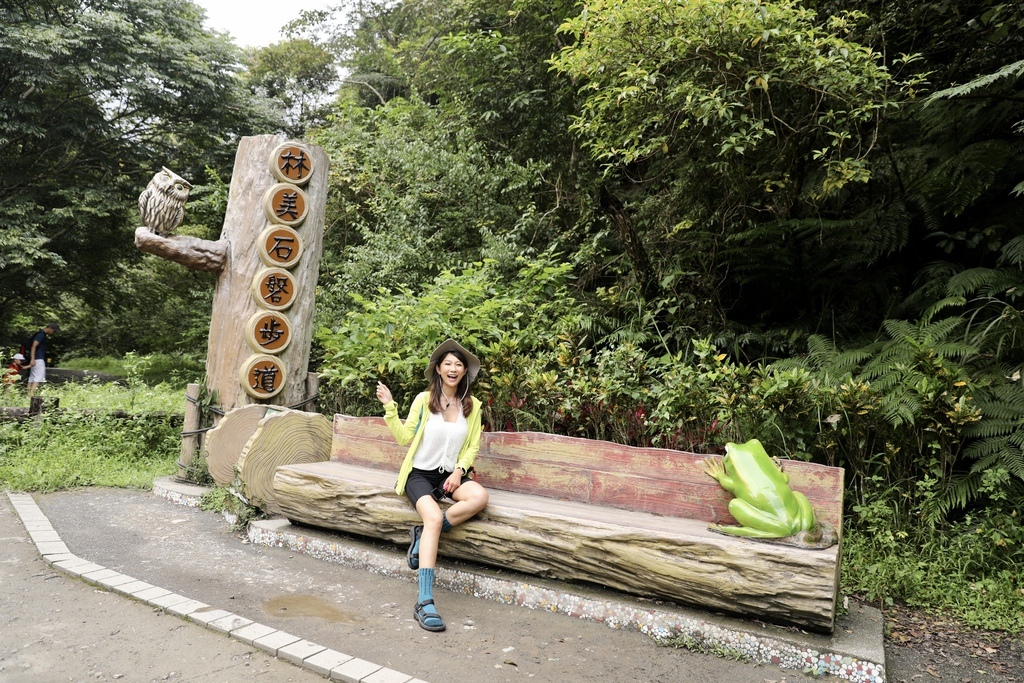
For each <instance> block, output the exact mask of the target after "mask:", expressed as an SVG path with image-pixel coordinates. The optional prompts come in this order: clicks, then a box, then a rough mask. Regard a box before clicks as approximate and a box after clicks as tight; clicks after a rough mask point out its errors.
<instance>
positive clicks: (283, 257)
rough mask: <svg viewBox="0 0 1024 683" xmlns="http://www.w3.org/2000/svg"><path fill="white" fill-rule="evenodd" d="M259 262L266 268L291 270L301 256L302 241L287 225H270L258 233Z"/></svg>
mask: <svg viewBox="0 0 1024 683" xmlns="http://www.w3.org/2000/svg"><path fill="white" fill-rule="evenodd" d="M257 244H259V252H260V260H261V261H263V263H264V264H266V265H268V266H272V267H273V266H278V267H280V268H291V267H292V266H294V265H295V264H296V263H298V261H299V257H301V256H302V240H301V239H300V238H299V233H297V232H295V231H294V230H292V229H291V228H289V227H288V226H287V225H271V226H270V227H269V228H267V229H266V230H264V231H263V232H261V233H260V238H259V240H258V241H257Z"/></svg>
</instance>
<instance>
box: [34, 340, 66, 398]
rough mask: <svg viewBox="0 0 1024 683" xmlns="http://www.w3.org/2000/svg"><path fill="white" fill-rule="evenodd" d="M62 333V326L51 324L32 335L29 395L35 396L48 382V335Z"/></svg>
mask: <svg viewBox="0 0 1024 683" xmlns="http://www.w3.org/2000/svg"><path fill="white" fill-rule="evenodd" d="M57 332H60V325H59V324H57V323H50V324H49V325H47V326H46V327H44V328H43V329H41V330H39V331H38V332H36V333H35V334H34V335H32V346H31V348H30V349H29V357H28V368H29V369H28V395H29V397H30V398H31V397H32V396H35V394H36V390H38V389H39V385H40V384H41V383H43V382H45V381H46V342H47V338H48V335H51V334H56V333H57Z"/></svg>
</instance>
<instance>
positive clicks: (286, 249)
mask: <svg viewBox="0 0 1024 683" xmlns="http://www.w3.org/2000/svg"><path fill="white" fill-rule="evenodd" d="M294 241H295V238H294V237H283V236H281V235H274V246H272V247H271V248H270V251H272V252H273V253H274V256H276V257H277V258H278V259H280V260H281V261H287V260H288V259H290V258H291V257H292V251H294V248H293V247H292V246H291V245H290V244H285V242H294Z"/></svg>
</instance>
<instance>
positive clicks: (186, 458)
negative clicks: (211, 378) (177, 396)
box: [178, 384, 202, 479]
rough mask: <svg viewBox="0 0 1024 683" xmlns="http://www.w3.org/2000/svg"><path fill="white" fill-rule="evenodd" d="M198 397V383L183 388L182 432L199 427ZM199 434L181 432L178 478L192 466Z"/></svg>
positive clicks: (182, 477) (195, 429) (192, 430)
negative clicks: (183, 413) (183, 418)
mask: <svg viewBox="0 0 1024 683" xmlns="http://www.w3.org/2000/svg"><path fill="white" fill-rule="evenodd" d="M198 398H199V385H198V384H189V385H188V386H187V387H186V388H185V422H184V424H182V428H181V429H182V431H183V432H194V431H197V430H198V429H199V420H200V417H201V416H200V411H199V406H198V405H196V400H197V399H198ZM201 436H202V435H201V434H183V435H182V436H181V454H180V455H179V456H178V478H180V479H185V478H186V475H187V474H188V468H189V467H191V466H192V461H193V459H195V455H196V449H197V448H198V447H199V444H200V438H201Z"/></svg>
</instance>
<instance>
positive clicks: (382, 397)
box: [377, 381, 392, 405]
mask: <svg viewBox="0 0 1024 683" xmlns="http://www.w3.org/2000/svg"><path fill="white" fill-rule="evenodd" d="M377 400H378V401H380V402H381V403H383V404H384V405H387V404H389V403H391V400H392V399H391V390H390V389H388V388H387V385H385V384H384V382H381V381H378V382H377Z"/></svg>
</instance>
